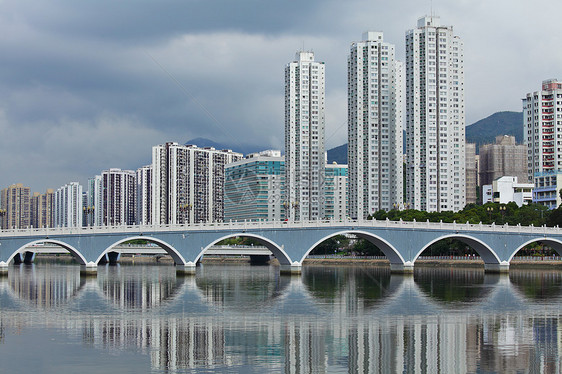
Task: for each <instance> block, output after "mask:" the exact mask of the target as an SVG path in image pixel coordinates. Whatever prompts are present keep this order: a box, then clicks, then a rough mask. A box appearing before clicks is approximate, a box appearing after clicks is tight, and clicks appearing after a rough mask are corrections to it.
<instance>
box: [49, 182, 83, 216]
mask: <svg viewBox="0 0 562 374" xmlns="http://www.w3.org/2000/svg"><path fill="white" fill-rule="evenodd" d="M82 208H83V206H82V186H81V185H80V184H79V183H78V182H71V183H68V184H65V185H64V186H62V187H60V188H59V189H57V191H56V192H55V204H54V211H55V214H54V216H55V222H54V223H55V227H82V222H83V221H82V218H83V209H82Z"/></svg>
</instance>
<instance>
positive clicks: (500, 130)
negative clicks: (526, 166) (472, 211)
mask: <svg viewBox="0 0 562 374" xmlns="http://www.w3.org/2000/svg"><path fill="white" fill-rule="evenodd" d="M498 135H513V136H515V140H516V141H517V143H519V144H520V143H522V142H523V112H497V113H494V114H492V115H491V116H488V117H486V118H484V119H481V120H480V121H477V122H475V123H473V124H472V125H469V126H467V127H466V141H467V143H476V146H477V149H478V146H480V145H482V144H490V143H495V141H496V136H498ZM405 139H406V134H404V140H405ZM185 144H195V145H197V146H199V147H214V148H216V149H232V150H233V151H235V152H240V153H243V154H244V155H247V154H248V153H253V152H259V151H263V150H265V149H268V147H263V146H260V145H255V144H253V145H252V144H221V143H217V142H214V141H212V140H209V139H206V138H195V139H191V140H189V141H188V142H186V143H185ZM404 149H405V148H404ZM281 151H283V150H281ZM328 162H329V163H332V162H337V163H338V164H347V143H346V144H342V145H340V146H338V147H335V148H332V149H329V150H328Z"/></svg>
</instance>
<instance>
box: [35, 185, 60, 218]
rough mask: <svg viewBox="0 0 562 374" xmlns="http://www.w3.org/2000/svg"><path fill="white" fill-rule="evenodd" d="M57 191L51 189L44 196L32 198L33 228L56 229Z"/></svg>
mask: <svg viewBox="0 0 562 374" xmlns="http://www.w3.org/2000/svg"><path fill="white" fill-rule="evenodd" d="M54 208H55V191H54V190H53V189H51V188H49V189H47V191H46V192H45V193H44V194H42V193H39V192H34V193H33V196H31V226H33V227H38V228H46V227H55V210H54Z"/></svg>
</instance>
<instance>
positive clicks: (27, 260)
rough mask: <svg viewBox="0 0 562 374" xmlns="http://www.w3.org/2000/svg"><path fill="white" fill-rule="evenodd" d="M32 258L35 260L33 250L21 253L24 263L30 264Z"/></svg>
mask: <svg viewBox="0 0 562 374" xmlns="http://www.w3.org/2000/svg"><path fill="white" fill-rule="evenodd" d="M33 260H35V252H31V251H27V252H24V254H23V263H24V264H28V265H29V264H32V263H33Z"/></svg>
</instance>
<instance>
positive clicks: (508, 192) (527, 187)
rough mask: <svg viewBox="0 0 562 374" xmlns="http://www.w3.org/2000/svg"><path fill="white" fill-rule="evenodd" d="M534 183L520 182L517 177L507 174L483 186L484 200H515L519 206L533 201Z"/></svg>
mask: <svg viewBox="0 0 562 374" xmlns="http://www.w3.org/2000/svg"><path fill="white" fill-rule="evenodd" d="M533 187H534V185H533V184H532V183H519V181H518V178H517V177H511V176H505V177H501V178H498V179H496V180H494V181H493V182H492V184H487V185H484V186H482V200H483V201H482V202H483V203H484V204H486V203H490V202H492V203H500V204H507V203H510V202H512V201H513V202H515V203H516V204H517V205H518V206H523V205H524V204H529V203H530V202H532V201H533Z"/></svg>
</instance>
